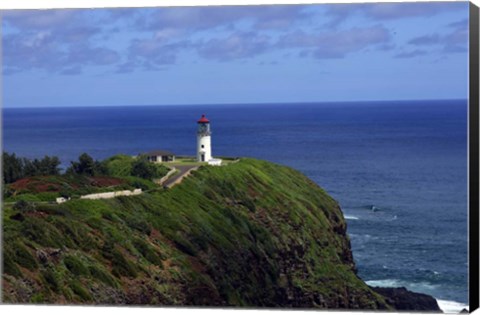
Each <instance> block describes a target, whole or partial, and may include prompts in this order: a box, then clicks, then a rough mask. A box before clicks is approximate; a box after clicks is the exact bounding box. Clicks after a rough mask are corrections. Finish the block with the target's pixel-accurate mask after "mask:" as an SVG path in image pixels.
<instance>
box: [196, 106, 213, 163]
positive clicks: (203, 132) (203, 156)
mask: <svg viewBox="0 0 480 315" xmlns="http://www.w3.org/2000/svg"><path fill="white" fill-rule="evenodd" d="M197 123H198V130H197V161H198V162H208V161H210V160H211V159H212V138H211V135H212V133H211V131H210V121H209V120H208V119H207V117H205V115H202V118H200V119H199V120H198V121H197Z"/></svg>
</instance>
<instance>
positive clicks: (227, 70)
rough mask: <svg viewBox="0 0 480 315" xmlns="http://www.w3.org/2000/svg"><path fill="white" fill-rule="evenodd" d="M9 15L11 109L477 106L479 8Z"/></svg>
mask: <svg viewBox="0 0 480 315" xmlns="http://www.w3.org/2000/svg"><path fill="white" fill-rule="evenodd" d="M1 16H2V66H3V68H2V80H3V106H4V107H5V108H7V107H67V106H119V105H176V104H225V103H237V104H238V103H289V102H331V101H366V100H413V99H465V98H467V96H468V2H455V3H453V2H433V3H432V2H423V3H408V2H405V3H365V4H316V5H273V6H272V5H265V6H258V5H257V6H203V7H158V8H130V9H128V8H118V9H115V8H113V9H98V8H97V9H56V10H4V11H2V12H1Z"/></svg>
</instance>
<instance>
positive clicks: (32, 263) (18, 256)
mask: <svg viewBox="0 0 480 315" xmlns="http://www.w3.org/2000/svg"><path fill="white" fill-rule="evenodd" d="M14 257H15V261H16V262H17V263H18V264H19V265H20V266H22V267H25V268H27V269H29V270H32V271H33V270H36V269H37V268H38V264H37V261H36V260H35V258H34V257H33V256H32V254H30V252H29V251H28V249H27V248H26V247H25V246H23V244H21V243H19V242H16V243H15V244H14Z"/></svg>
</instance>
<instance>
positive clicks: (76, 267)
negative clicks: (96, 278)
mask: <svg viewBox="0 0 480 315" xmlns="http://www.w3.org/2000/svg"><path fill="white" fill-rule="evenodd" d="M63 263H64V264H65V267H67V269H68V270H69V271H70V272H71V273H72V274H74V275H76V276H87V275H89V274H90V272H89V270H88V268H87V267H85V265H84V264H83V262H82V261H81V260H80V259H78V258H77V257H75V256H71V255H68V256H66V257H65V258H64V259H63Z"/></svg>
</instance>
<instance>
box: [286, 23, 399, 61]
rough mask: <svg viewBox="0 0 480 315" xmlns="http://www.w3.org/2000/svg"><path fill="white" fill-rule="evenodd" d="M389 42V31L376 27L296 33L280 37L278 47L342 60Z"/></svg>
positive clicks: (318, 56)
mask: <svg viewBox="0 0 480 315" xmlns="http://www.w3.org/2000/svg"><path fill="white" fill-rule="evenodd" d="M389 40H390V34H389V31H388V30H387V29H386V28H384V27H383V26H380V25H377V26H373V27H366V28H358V27H355V28H351V29H348V30H343V31H334V32H325V33H320V34H307V33H305V32H303V31H296V32H292V33H289V34H287V35H284V36H282V37H280V39H279V41H278V46H279V47H282V48H309V50H307V51H304V52H303V55H304V56H306V55H309V56H313V57H315V58H343V57H345V55H346V54H349V53H353V52H356V51H360V50H362V49H364V48H367V47H369V46H372V45H379V44H386V43H388V41H389ZM381 47H384V46H381Z"/></svg>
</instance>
